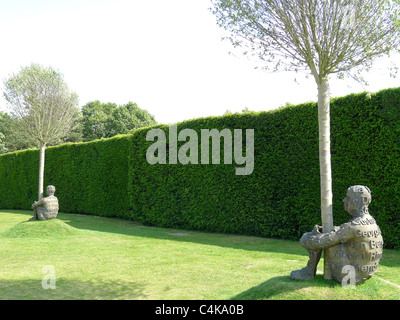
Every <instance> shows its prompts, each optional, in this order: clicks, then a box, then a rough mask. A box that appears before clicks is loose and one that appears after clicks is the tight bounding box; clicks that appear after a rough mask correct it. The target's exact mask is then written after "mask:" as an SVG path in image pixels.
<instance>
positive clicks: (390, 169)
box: [0, 88, 400, 248]
mask: <svg viewBox="0 0 400 320" xmlns="http://www.w3.org/2000/svg"><path fill="white" fill-rule="evenodd" d="M154 128H159V129H162V130H163V131H164V132H165V134H166V136H167V142H168V139H169V137H168V134H169V130H168V126H167V125H157V126H155V127H148V128H143V129H139V130H137V131H135V132H134V133H133V134H132V135H126V136H118V137H115V138H111V139H104V140H98V141H93V142H90V143H79V144H66V145H61V146H57V147H50V148H48V149H47V150H46V167H45V184H46V185H47V184H54V185H55V186H56V188H57V194H56V195H57V196H58V197H59V201H60V207H61V210H62V211H64V212H73V213H86V214H96V215H105V216H117V217H124V218H128V219H133V220H137V221H141V222H143V223H145V224H149V225H155V226H162V227H175V228H186V229H195V230H203V231H209V232H225V233H238V234H247V235H256V236H263V237H276V238H284V239H293V240H296V239H298V238H299V237H300V236H301V235H302V233H303V232H306V231H309V230H311V229H312V227H313V225H314V224H321V217H320V182H319V181H320V180H319V160H318V153H319V152H318V120H317V105H316V103H304V104H301V105H297V106H289V107H285V108H281V109H278V110H274V111H270V112H258V113H244V114H234V115H229V116H224V117H209V118H201V119H195V120H190V121H184V122H181V123H179V124H178V127H177V129H178V132H180V131H181V130H183V129H185V128H190V129H194V130H195V131H196V132H197V133H198V137H199V143H200V141H201V140H200V136H201V135H200V130H201V129H218V130H220V131H221V130H223V129H224V128H227V129H230V130H232V133H233V129H243V136H244V135H245V129H254V133H255V137H254V154H255V156H254V160H255V163H254V171H253V173H252V174H251V175H247V176H239V175H236V174H235V168H236V167H238V165H237V164H236V163H235V162H233V164H224V163H223V156H222V157H221V164H219V165H211V164H208V165H207V164H187V165H183V164H180V163H179V162H178V164H155V165H150V164H149V163H148V162H147V160H146V152H147V149H148V148H149V146H150V145H152V144H153V143H154V142H151V141H146V135H147V132H148V131H149V130H151V129H154ZM399 131H400V88H397V89H388V90H383V91H380V92H378V93H375V94H371V95H368V94H366V93H361V94H353V95H349V96H346V97H343V98H335V99H332V100H331V133H332V137H331V139H332V174H333V194H334V198H333V201H334V202H333V211H334V223H335V225H340V224H341V223H343V222H346V221H348V220H349V216H348V215H347V214H346V213H345V211H344V209H343V203H342V199H343V198H344V196H345V194H346V190H347V188H348V187H349V186H351V185H355V184H364V185H367V186H368V187H370V189H371V190H372V197H373V201H372V203H371V205H370V212H371V214H372V215H373V216H374V217H375V218H376V220H377V221H378V224H379V225H380V227H381V229H382V232H383V237H384V240H385V245H386V247H392V248H399V247H400V216H399V213H398V210H397V207H398V204H399V203H400V181H399V177H400V165H399V164H400V141H399V140H400V135H399V133H400V132H399ZM184 143H185V142H178V148H179V146H181V145H183V144H184ZM168 147H169V145H167V150H169V149H168ZM168 152H169V151H167V153H168ZM210 153H211V150H210ZM221 153H223V143H222V144H221ZM167 159H168V154H167ZM199 163H200V146H199ZM38 167H39V154H38V151H37V150H27V151H22V152H16V153H11V154H6V155H3V156H0V195H1V197H0V208H19V209H29V208H30V205H31V203H32V202H33V201H34V200H36V197H37V180H38V179H37V175H38Z"/></svg>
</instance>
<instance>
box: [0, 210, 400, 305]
mask: <svg viewBox="0 0 400 320" xmlns="http://www.w3.org/2000/svg"><path fill="white" fill-rule="evenodd" d="M31 216H32V212H29V211H15V210H0V257H1V259H0V270H1V271H0V299H152V300H153V299H171V300H175V299H211V300H214V299H224V300H225V299H279V300H282V299H379V300H382V299H397V300H398V299H400V253H399V252H398V251H395V250H388V249H385V250H384V255H383V259H382V260H381V265H380V267H379V268H378V272H377V273H376V275H375V276H374V277H373V278H372V279H370V280H369V281H367V282H366V283H365V284H363V285H360V286H357V287H356V288H355V289H349V288H347V289H346V288H342V287H341V286H340V285H339V284H336V283H334V282H332V281H325V280H324V279H323V276H322V274H321V270H322V263H320V267H319V272H318V273H319V274H318V275H317V277H316V279H314V280H312V281H304V282H302V281H293V280H291V279H290V277H289V274H290V272H291V271H292V270H295V269H299V268H302V267H304V266H305V264H306V263H307V260H308V256H307V252H306V251H305V250H304V249H303V248H301V247H300V245H299V244H298V242H296V241H284V240H277V239H266V238H257V237H248V236H238V235H225V234H210V233H203V232H196V231H187V230H174V229H162V228H155V227H147V226H143V225H140V224H138V223H135V222H132V221H127V220H121V219H111V218H103V217H96V216H87V215H77V214H67V213H60V214H59V215H58V219H54V220H49V221H28V219H29V218H30V217H31ZM48 265H50V266H53V267H54V270H55V274H56V289H54V290H53V289H48V290H45V289H43V288H42V279H43V277H44V276H45V275H46V274H45V273H42V269H43V267H44V266H48Z"/></svg>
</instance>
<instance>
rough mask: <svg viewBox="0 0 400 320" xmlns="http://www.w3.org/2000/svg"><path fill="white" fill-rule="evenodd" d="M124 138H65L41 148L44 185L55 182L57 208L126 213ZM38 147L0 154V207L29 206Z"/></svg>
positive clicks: (75, 211)
mask: <svg viewBox="0 0 400 320" xmlns="http://www.w3.org/2000/svg"><path fill="white" fill-rule="evenodd" d="M128 143H129V139H128V138H127V136H116V137H114V138H112V139H104V140H98V141H94V142H87V143H68V144H64V145H59V146H55V147H48V148H47V149H46V168H45V182H44V185H45V186H47V185H49V184H52V185H55V186H56V196H57V197H58V198H59V203H60V210H61V211H63V212H71V213H85V214H96V215H103V216H119V217H127V211H128V207H129V203H128V200H127V199H128V195H127V188H126V186H127V182H128V180H127V172H128V167H127V165H128V162H127V157H128V150H129V145H128ZM38 168H39V152H38V150H26V151H19V152H15V153H8V154H5V155H2V156H1V157H0V181H1V184H0V192H2V194H3V195H2V197H1V199H0V207H2V208H11V209H14V208H18V209H20V208H23V209H30V207H31V205H32V203H33V202H34V201H35V200H37V199H36V197H37V193H36V187H37V176H38Z"/></svg>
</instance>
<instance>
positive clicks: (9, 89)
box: [3, 64, 78, 200]
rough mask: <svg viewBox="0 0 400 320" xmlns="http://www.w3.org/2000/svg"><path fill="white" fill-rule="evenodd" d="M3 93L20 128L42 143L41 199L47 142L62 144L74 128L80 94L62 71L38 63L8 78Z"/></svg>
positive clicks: (41, 196) (40, 164)
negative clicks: (69, 84)
mask: <svg viewBox="0 0 400 320" xmlns="http://www.w3.org/2000/svg"><path fill="white" fill-rule="evenodd" d="M3 94H4V97H5V99H6V100H7V102H8V105H9V107H10V109H11V110H12V112H13V116H14V117H15V118H16V119H18V121H19V126H18V130H19V131H20V132H21V133H23V134H24V135H25V136H26V137H31V138H33V139H34V140H35V141H36V143H37V144H38V145H39V148H40V162H39V200H40V199H42V198H43V178H44V163H45V148H46V145H50V144H55V143H58V142H59V141H60V139H61V138H63V137H64V136H65V135H66V133H67V132H68V131H69V130H70V129H71V126H72V123H73V121H74V118H75V117H76V113H77V112H78V108H77V105H78V96H77V94H76V93H73V92H71V91H70V89H69V88H68V86H67V84H66V82H65V81H64V78H63V76H62V74H60V73H59V72H57V71H55V70H54V69H53V68H51V67H43V66H41V65H38V64H32V65H30V66H28V67H23V68H21V70H20V71H19V72H18V73H16V74H13V75H11V76H10V77H9V78H8V79H6V80H5V81H4V92H3Z"/></svg>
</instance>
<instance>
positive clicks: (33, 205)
mask: <svg viewBox="0 0 400 320" xmlns="http://www.w3.org/2000/svg"><path fill="white" fill-rule="evenodd" d="M44 204H45V201H44V200H43V199H42V200H39V201H35V202H34V203H33V204H32V209H35V208H37V207H40V206H43V205H44Z"/></svg>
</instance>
